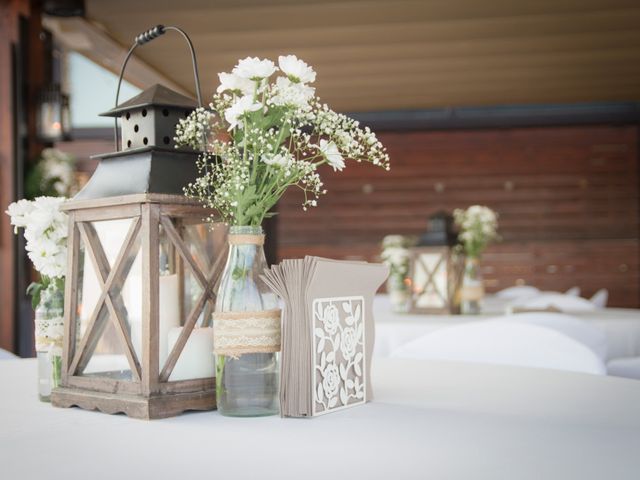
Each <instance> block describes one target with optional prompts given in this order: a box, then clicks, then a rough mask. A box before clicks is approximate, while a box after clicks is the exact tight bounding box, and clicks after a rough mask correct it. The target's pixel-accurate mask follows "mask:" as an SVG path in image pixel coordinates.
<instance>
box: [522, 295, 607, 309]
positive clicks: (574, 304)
mask: <svg viewBox="0 0 640 480" xmlns="http://www.w3.org/2000/svg"><path fill="white" fill-rule="evenodd" d="M512 306H513V308H521V309H531V310H544V309H547V308H557V309H558V310H560V311H562V312H591V311H593V310H596V309H597V307H596V306H595V304H593V303H592V302H591V301H589V300H587V299H586V298H582V297H574V296H573V295H565V294H564V293H553V292H544V293H540V294H539V295H536V296H535V297H531V298H526V299H523V300H518V301H516V302H514V303H513V304H512Z"/></svg>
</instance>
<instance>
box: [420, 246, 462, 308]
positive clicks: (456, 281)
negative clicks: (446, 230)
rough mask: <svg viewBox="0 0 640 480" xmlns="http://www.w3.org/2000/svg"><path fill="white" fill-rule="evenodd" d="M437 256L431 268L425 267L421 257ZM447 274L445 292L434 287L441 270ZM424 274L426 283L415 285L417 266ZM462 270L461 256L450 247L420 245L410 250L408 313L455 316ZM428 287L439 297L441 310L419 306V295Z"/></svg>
mask: <svg viewBox="0 0 640 480" xmlns="http://www.w3.org/2000/svg"><path fill="white" fill-rule="evenodd" d="M425 254H426V255H438V256H439V259H438V261H437V263H436V264H435V265H434V266H433V267H431V268H430V267H429V266H428V265H426V264H425V263H424V261H423V259H422V256H423V255H425ZM443 262H444V263H445V265H444V268H445V269H446V273H447V282H446V289H447V291H446V292H442V291H441V290H440V289H439V288H438V285H437V284H436V280H435V276H436V274H437V273H438V270H440V268H441V267H443V265H442V264H443ZM418 264H420V266H421V268H422V269H423V270H424V272H425V274H426V277H427V278H426V281H424V283H423V284H422V285H416V272H417V265H418ZM463 269H464V256H463V255H460V254H457V253H456V252H455V251H454V250H453V248H452V247H450V246H446V245H442V246H423V247H412V248H411V249H410V250H409V277H408V278H409V281H410V288H411V291H410V294H411V295H410V300H409V312H410V313H426V314H455V313H459V312H460V298H459V297H460V286H461V283H462V273H463ZM429 288H431V289H432V290H433V291H434V292H435V293H436V295H438V296H439V297H440V299H441V300H442V303H444V306H442V307H422V306H420V305H419V304H418V298H419V296H420V295H421V294H422V293H423V292H424V291H426V290H427V289H429Z"/></svg>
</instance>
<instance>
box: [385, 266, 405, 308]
mask: <svg viewBox="0 0 640 480" xmlns="http://www.w3.org/2000/svg"><path fill="white" fill-rule="evenodd" d="M387 294H388V295H389V301H390V302H391V308H392V309H393V311H394V312H398V313H405V312H408V311H409V300H410V292H409V287H408V285H407V284H406V283H405V279H404V276H402V275H398V274H393V273H392V274H391V275H389V278H388V279H387Z"/></svg>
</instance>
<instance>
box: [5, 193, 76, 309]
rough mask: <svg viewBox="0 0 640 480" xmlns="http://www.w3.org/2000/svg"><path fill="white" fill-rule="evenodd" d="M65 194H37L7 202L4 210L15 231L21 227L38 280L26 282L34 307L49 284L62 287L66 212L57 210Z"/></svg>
mask: <svg viewBox="0 0 640 480" xmlns="http://www.w3.org/2000/svg"><path fill="white" fill-rule="evenodd" d="M64 201H65V198H64V197H38V198H36V199H35V200H19V201H17V202H14V203H12V204H11V205H9V207H8V209H7V211H6V213H7V214H8V215H9V216H10V217H11V224H12V225H13V226H14V230H15V232H16V233H17V232H18V229H19V228H23V229H24V238H25V240H26V241H27V244H26V250H27V255H28V256H29V259H30V260H31V262H32V263H33V266H34V268H35V269H36V270H37V271H38V272H39V273H40V277H41V280H40V282H38V283H33V284H31V285H30V286H29V289H28V290H27V292H28V293H29V294H30V295H31V296H32V302H33V306H34V308H35V307H36V306H37V305H38V304H39V303H40V293H41V292H42V290H43V289H46V288H47V287H49V286H55V287H57V288H60V289H62V288H63V285H64V276H65V272H66V268H67V228H68V227H67V215H66V214H65V213H64V212H62V211H61V210H60V205H61V204H62V202H64Z"/></svg>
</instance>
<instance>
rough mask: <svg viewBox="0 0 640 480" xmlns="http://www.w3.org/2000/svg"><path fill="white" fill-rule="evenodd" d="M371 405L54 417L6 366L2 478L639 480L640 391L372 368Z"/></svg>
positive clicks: (476, 373) (484, 371) (511, 370)
mask: <svg viewBox="0 0 640 480" xmlns="http://www.w3.org/2000/svg"><path fill="white" fill-rule="evenodd" d="M372 374H373V379H372V381H373V387H374V396H375V398H374V401H373V402H371V403H369V404H367V405H364V406H359V407H354V408H350V409H346V410H342V411H340V412H335V413H332V414H329V415H324V416H321V417H318V418H313V419H281V418H279V417H263V418H228V417H223V416H221V415H220V414H219V413H217V412H199V413H195V412H194V413H188V414H185V415H181V416H179V417H175V418H170V419H165V420H154V421H150V422H148V421H141V420H134V419H130V418H127V417H125V416H122V415H117V416H110V415H106V414H102V413H98V412H90V411H84V410H80V409H76V408H73V409H57V408H54V407H52V406H51V405H49V404H46V403H41V402H39V401H38V400H37V395H36V378H37V377H36V363H35V361H34V360H5V361H2V362H0V385H2V386H3V387H2V395H0V478H2V479H6V480H35V479H37V480H41V479H43V478H46V479H52V480H55V479H65V480H75V479H88V478H89V479H91V480H107V479H109V480H111V479H114V478H122V479H143V478H152V479H154V480H163V479H183V478H184V479H198V478H207V479H208V478H223V479H227V478H228V479H234V480H242V479H251V480H255V479H265V480H267V479H278V480H285V479H295V480H299V479H302V478H304V479H307V480H327V479H334V478H344V479H366V480H376V479H384V480H388V479H390V478H393V479H403V480H404V479H420V480H424V479H426V478H433V479H438V480H446V479H461V480H462V479H464V480H469V479H474V480H482V479H488V480H496V479H509V480H529V479H531V480H534V479H535V480H538V479H541V478H545V479H562V480H573V479H575V480H591V479H594V480H595V479H598V480H601V479H603V478H611V479H614V478H615V479H616V480H636V479H637V478H638V473H639V472H640V456H639V455H638V452H640V407H639V406H640V382H636V381H632V380H626V379H619V378H612V377H604V376H596V375H587V374H576V373H567V372H559V371H552V370H542V369H533V368H522V367H505V366H494V365H477V364H463V363H452V362H434V361H412V360H403V359H374V363H373V367H372Z"/></svg>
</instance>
